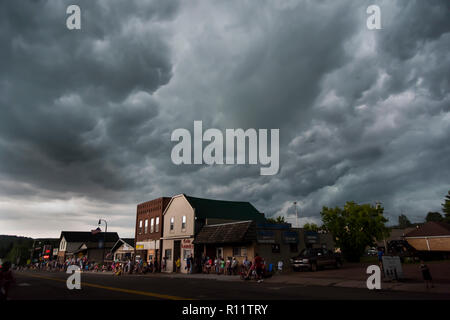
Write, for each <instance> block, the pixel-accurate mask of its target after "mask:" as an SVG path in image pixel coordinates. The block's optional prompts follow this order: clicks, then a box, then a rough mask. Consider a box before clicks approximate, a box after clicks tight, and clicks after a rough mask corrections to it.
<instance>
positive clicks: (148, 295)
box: [22, 273, 194, 300]
mask: <svg viewBox="0 0 450 320" xmlns="http://www.w3.org/2000/svg"><path fill="white" fill-rule="evenodd" d="M22 274H23V275H25V276H29V277H33V278H40V279H46V280H53V281H59V282H64V283H65V282H67V280H62V279H57V278H53V277H46V276H38V275H31V274H24V273H22ZM81 285H82V286H86V287H92V288H99V289H104V290H110V291H117V292H124V293H130V294H137V295H141V296H147V297H154V298H159V299H168V300H194V299H188V298H183V297H177V296H171V295H167V294H160V293H154V292H148V291H140V290H131V289H122V288H115V287H108V286H102V285H99V284H94V283H88V282H83V281H82V282H81Z"/></svg>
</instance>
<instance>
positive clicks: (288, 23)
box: [0, 0, 450, 235]
mask: <svg viewBox="0 0 450 320" xmlns="http://www.w3.org/2000/svg"><path fill="white" fill-rule="evenodd" d="M72 3H73V2H68V1H33V2H25V1H19V2H17V1H15V2H13V1H4V2H2V4H0V8H1V10H0V17H1V19H0V26H1V28H0V40H1V41H2V43H3V44H4V46H3V47H2V49H3V50H2V51H1V52H0V61H1V62H2V63H1V74H0V106H1V111H2V117H0V190H1V193H0V202H1V203H2V206H3V208H4V209H3V210H1V211H0V216H1V220H2V222H4V227H3V228H4V229H2V230H0V232H6V231H7V229H8V228H9V229H8V230H15V232H19V231H20V230H24V232H25V231H27V232H35V233H36V234H44V233H45V232H46V231H45V228H44V226H43V225H42V224H39V223H38V222H36V227H35V228H34V229H33V228H28V227H27V228H25V227H23V221H24V219H25V217H27V218H29V217H30V216H29V214H28V213H26V214H25V213H23V210H21V207H20V206H19V205H18V204H19V203H20V202H21V201H25V202H24V203H25V206H26V207H27V208H32V207H34V208H35V209H34V210H36V211H37V212H38V213H39V215H40V216H41V217H43V218H45V219H47V220H52V221H54V222H53V224H52V226H53V228H56V229H58V230H60V229H63V228H72V226H73V227H79V228H87V226H86V225H85V224H83V223H86V221H91V220H92V221H95V217H97V218H98V216H100V215H102V214H104V212H105V211H107V212H108V217H109V219H112V220H113V221H114V222H113V226H115V227H116V228H118V229H120V230H122V231H124V232H125V234H126V235H132V227H133V223H134V214H135V205H136V203H138V202H142V201H144V200H148V199H151V198H154V197H159V196H162V195H165V196H170V195H173V194H178V193H187V194H192V195H195V196H204V197H213V198H220V199H230V200H248V201H251V202H252V203H254V204H255V205H256V207H257V208H258V209H260V210H261V211H263V212H265V213H266V214H267V215H269V216H270V215H285V216H287V217H288V219H289V221H290V222H294V221H295V220H293V213H294V208H293V206H292V202H293V201H298V202H299V211H300V216H301V218H302V219H301V221H302V222H305V221H318V219H319V212H320V208H321V207H322V206H323V205H327V206H334V205H342V204H344V203H345V201H347V200H355V201H358V202H370V203H374V202H375V201H382V202H383V205H384V206H385V207H386V214H387V215H388V217H389V218H390V219H391V221H392V222H394V223H395V222H396V217H397V216H398V215H399V214H400V213H401V212H403V213H406V214H407V215H409V216H410V217H411V219H412V220H414V219H417V220H420V219H423V216H424V215H425V214H426V212H427V211H436V210H439V206H440V203H441V201H442V198H443V196H444V194H445V193H446V192H447V190H448V188H449V185H448V181H450V168H449V166H448V163H450V147H449V146H448V143H447V141H446V140H448V136H450V129H449V128H450V116H449V108H450V97H449V90H448V89H449V87H450V83H449V82H450V81H449V77H450V76H449V73H448V71H447V70H450V56H449V55H448V52H449V49H450V47H449V46H450V23H449V22H448V19H447V18H448V13H449V9H450V5H449V3H448V1H428V2H426V3H425V2H424V1H395V2H394V1H339V2H338V1H313V2H311V1H294V0H287V1H255V2H251V1H226V2H223V1H190V2H186V3H182V4H179V3H177V2H175V1H128V2H123V1H95V2H93V1H78V2H76V3H77V4H79V5H80V7H81V8H82V17H83V20H82V30H81V31H74V32H72V31H68V30H67V29H66V28H65V18H66V15H65V9H66V7H67V5H68V4H72ZM373 3H375V4H378V5H379V6H380V7H381V13H382V28H383V29H382V30H376V31H370V30H367V28H366V18H367V14H366V8H367V6H368V5H371V4H373ZM193 120H202V121H203V127H204V130H206V129H207V128H210V127H214V128H219V129H225V128H244V129H245V128H257V129H258V128H268V129H270V128H279V129H280V172H279V174H278V175H275V176H260V175H259V166H212V167H207V166H194V165H191V166H175V165H174V164H172V162H171V159H170V151H171V148H172V146H173V143H171V142H170V135H171V132H172V131H173V130H174V129H176V128H187V129H189V130H190V131H191V132H192V130H193ZM14 217H17V220H14ZM19 217H20V218H19ZM20 219H21V220H20ZM20 221H22V222H20ZM69 222H70V223H69ZM67 224H69V226H67ZM114 224H115V225H114ZM5 230H6V231H5ZM56 233H57V232H56ZM47 234H48V231H47Z"/></svg>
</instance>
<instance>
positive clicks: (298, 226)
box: [294, 201, 300, 228]
mask: <svg viewBox="0 0 450 320" xmlns="http://www.w3.org/2000/svg"><path fill="white" fill-rule="evenodd" d="M294 207H295V224H296V227H297V228H300V225H299V223H298V211H297V201H294Z"/></svg>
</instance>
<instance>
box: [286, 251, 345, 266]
mask: <svg viewBox="0 0 450 320" xmlns="http://www.w3.org/2000/svg"><path fill="white" fill-rule="evenodd" d="M291 265H292V268H293V269H294V271H298V270H304V269H307V270H311V271H317V270H318V269H320V268H324V267H329V266H330V267H334V268H339V267H340V266H342V258H341V255H340V254H336V253H334V252H332V251H330V250H328V249H322V248H317V249H312V248H307V249H303V250H302V251H301V252H300V254H299V255H298V256H296V257H294V258H292V259H291Z"/></svg>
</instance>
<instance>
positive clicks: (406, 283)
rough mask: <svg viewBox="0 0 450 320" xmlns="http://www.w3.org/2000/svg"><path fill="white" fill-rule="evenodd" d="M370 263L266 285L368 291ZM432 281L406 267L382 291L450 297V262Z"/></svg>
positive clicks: (283, 277)
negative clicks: (400, 277)
mask: <svg viewBox="0 0 450 320" xmlns="http://www.w3.org/2000/svg"><path fill="white" fill-rule="evenodd" d="M369 265H370V264H368V263H356V264H346V265H344V267H343V268H341V269H326V270H320V271H317V272H286V273H282V274H275V275H274V276H273V277H271V278H269V279H265V280H264V282H267V283H280V284H296V285H303V286H331V287H348V288H363V289H367V286H366V281H367V278H368V276H369V275H368V274H366V269H367V267H368V266H369ZM429 266H430V269H431V272H432V275H433V279H434V288H430V289H426V287H425V284H424V282H423V280H422V278H421V273H420V272H419V270H418V265H417V264H411V265H403V273H404V276H405V279H403V280H402V281H384V280H383V278H382V283H381V289H382V290H396V291H408V292H430V293H439V294H447V295H449V296H450V261H444V262H436V263H433V262H431V263H429ZM144 276H149V277H152V276H154V277H168V278H182V279H199V280H203V279H205V280H206V279H207V280H217V281H242V280H241V279H240V276H228V275H217V274H198V273H194V274H184V273H157V274H146V275H144Z"/></svg>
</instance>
